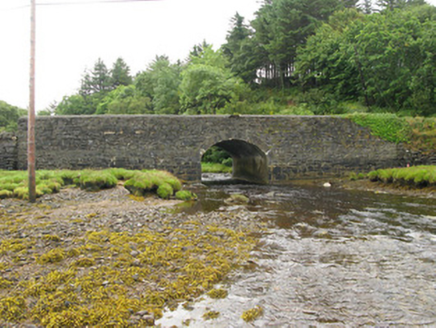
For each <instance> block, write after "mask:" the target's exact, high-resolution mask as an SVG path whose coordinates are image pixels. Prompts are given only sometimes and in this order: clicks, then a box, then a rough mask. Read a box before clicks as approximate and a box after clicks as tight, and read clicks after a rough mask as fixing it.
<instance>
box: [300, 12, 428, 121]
mask: <svg viewBox="0 0 436 328" xmlns="http://www.w3.org/2000/svg"><path fill="white" fill-rule="evenodd" d="M435 30H436V8H435V7H431V6H421V7H408V8H406V9H404V10H393V11H392V12H390V13H387V14H371V15H366V16H364V15H362V14H359V13H358V12H357V11H355V10H346V11H342V12H337V13H335V14H334V15H332V16H331V17H330V19H329V21H328V23H324V24H323V25H322V26H320V27H319V28H318V29H317V31H316V34H315V35H313V36H311V37H310V38H309V39H308V41H307V44H306V46H305V47H302V48H300V50H299V52H298V58H297V65H296V66H297V74H299V76H300V80H301V83H302V85H303V86H304V87H305V88H306V89H307V88H311V89H315V90H316V89H320V88H321V89H322V90H324V91H325V92H327V93H329V94H331V95H332V97H334V99H336V100H338V99H345V100H347V99H362V100H364V102H365V104H366V106H367V107H368V108H371V107H382V108H387V109H388V110H390V111H400V110H404V109H412V110H413V112H414V113H417V114H421V115H431V114H434V113H435V109H436V108H435V106H434V103H435V98H434V97H435V92H434V90H435V87H436V80H435V78H436V74H435V69H436V67H435V64H434V63H435V58H436V57H435V56H436V54H435V53H434V51H433V50H432V49H434V47H435V46H436V44H435V43H434V42H435V41H434V40H435V39H436V37H435V33H436V32H435ZM385 111H386V110H385Z"/></svg>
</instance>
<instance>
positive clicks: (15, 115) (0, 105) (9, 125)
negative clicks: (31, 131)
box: [0, 100, 27, 132]
mask: <svg viewBox="0 0 436 328" xmlns="http://www.w3.org/2000/svg"><path fill="white" fill-rule="evenodd" d="M25 115H27V111H26V110H25V109H22V108H19V107H16V106H12V105H10V104H8V103H7V102H5V101H2V100H0V132H2V131H15V130H16V129H17V121H18V119H19V118H20V117H21V116H25Z"/></svg>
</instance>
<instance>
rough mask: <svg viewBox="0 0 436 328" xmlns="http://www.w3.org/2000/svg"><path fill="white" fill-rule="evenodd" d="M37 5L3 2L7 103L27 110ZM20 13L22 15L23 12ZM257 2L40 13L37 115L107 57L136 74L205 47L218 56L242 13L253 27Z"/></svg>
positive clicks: (167, 2)
mask: <svg viewBox="0 0 436 328" xmlns="http://www.w3.org/2000/svg"><path fill="white" fill-rule="evenodd" d="M91 1H92V0H91ZM48 2H50V3H53V2H57V3H62V2H63V3H65V2H86V0H36V3H37V4H38V3H48ZM28 4H30V0H0V100H4V101H6V102H8V103H9V104H11V105H14V106H19V107H22V108H27V107H28V102H29V100H28V94H29V93H28V85H29V82H28V81H29V60H30V59H29V58H30V8H29V7H26V6H27V5H28ZM20 7H21V8H20ZM259 7H260V3H259V2H258V0H161V1H150V2H126V3H105V4H92V5H90V4H88V5H85V4H81V5H62V6H37V20H36V22H37V27H36V33H37V43H36V110H37V111H38V110H41V109H44V108H46V107H47V106H48V105H49V104H50V103H51V102H53V101H58V102H59V101H61V100H62V97H63V96H65V95H71V94H74V93H76V92H77V90H78V88H79V86H80V80H81V77H82V75H83V72H84V70H85V69H92V67H93V66H94V63H95V62H96V60H97V59H98V58H99V57H100V58H102V59H103V61H104V62H105V63H106V65H107V66H108V68H110V67H111V66H112V64H113V62H114V61H115V60H116V59H117V58H118V57H122V58H123V59H124V60H125V61H126V63H127V64H128V65H129V66H130V69H131V72H132V74H136V73H137V72H138V71H141V70H144V69H146V67H147V65H148V64H149V63H150V62H151V61H152V60H153V59H154V58H155V56H156V55H167V56H168V57H169V58H170V60H171V61H172V62H175V61H177V60H178V59H181V60H183V59H185V58H186V57H187V56H188V54H189V51H190V50H191V49H192V47H193V46H194V45H195V44H198V43H201V42H202V41H203V40H206V41H207V42H208V43H211V44H213V45H214V48H215V49H216V48H217V47H219V46H220V45H221V44H222V43H223V42H225V37H226V33H227V31H228V30H229V29H230V19H231V18H232V17H233V16H234V15H235V13H236V12H239V13H240V14H241V15H242V16H244V17H246V18H247V19H248V20H251V19H252V18H253V17H254V12H255V11H256V10H257V9H258V8H259Z"/></svg>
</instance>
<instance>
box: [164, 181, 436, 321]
mask: <svg viewBox="0 0 436 328" xmlns="http://www.w3.org/2000/svg"><path fill="white" fill-rule="evenodd" d="M196 192H197V194H198V195H199V198H200V200H199V201H198V202H197V203H196V204H195V205H194V206H193V207H192V208H190V209H186V211H223V212H225V211H241V213H242V214H241V216H243V212H244V211H247V210H248V211H250V212H256V213H258V215H259V216H260V217H261V218H262V219H263V220H265V221H268V223H269V225H270V229H269V232H268V233H267V234H264V235H263V236H262V237H261V242H260V244H259V245H258V247H257V248H256V249H255V251H253V253H252V259H251V260H252V261H250V262H249V264H247V265H245V266H244V267H242V268H241V269H239V270H238V271H236V272H234V273H233V275H232V276H231V277H230V279H229V281H227V282H225V283H223V285H222V287H223V288H226V289H227V290H228V291H229V295H228V297H227V298H225V299H221V300H213V299H210V298H209V297H207V296H204V297H203V298H202V299H200V300H198V302H196V303H195V305H194V309H193V310H190V311H187V310H185V309H184V308H183V307H181V306H180V307H179V309H177V310H176V311H173V312H167V313H166V314H165V315H164V317H163V318H162V319H161V320H159V321H158V322H157V323H158V324H161V326H162V327H171V326H172V325H177V326H178V327H186V324H182V322H183V321H185V320H187V319H190V320H191V321H190V325H189V327H366V326H368V327H374V326H375V327H436V202H435V200H434V199H423V198H411V197H404V196H393V195H387V194H375V193H371V192H362V191H346V190H341V189H336V188H334V187H332V188H324V187H322V182H320V183H319V186H316V185H314V184H312V185H309V184H308V185H290V186H289V185H288V186H253V185H214V186H209V187H208V188H207V189H199V190H197V191H196ZM233 193H239V194H244V195H246V196H248V197H249V198H250V203H249V204H248V205H246V206H234V205H233V206H232V205H226V204H225V203H224V200H225V199H226V198H228V197H229V195H230V194H233ZM257 305H259V306H261V307H262V308H263V310H264V314H263V316H262V317H261V318H260V319H258V320H256V321H254V322H252V323H245V322H244V321H243V320H242V319H241V314H242V312H243V311H245V310H248V309H250V308H253V307H255V306H257ZM209 310H214V311H219V312H220V316H219V317H218V318H217V319H214V320H207V321H205V320H203V319H202V315H203V314H204V313H205V312H207V311H209Z"/></svg>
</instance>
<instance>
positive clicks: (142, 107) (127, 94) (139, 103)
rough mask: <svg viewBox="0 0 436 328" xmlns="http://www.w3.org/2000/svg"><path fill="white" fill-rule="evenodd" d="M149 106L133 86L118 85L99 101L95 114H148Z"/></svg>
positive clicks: (147, 101)
mask: <svg viewBox="0 0 436 328" xmlns="http://www.w3.org/2000/svg"><path fill="white" fill-rule="evenodd" d="M150 106H151V104H150V99H149V98H147V97H144V96H142V95H141V94H140V92H138V91H137V90H136V88H135V86H134V85H129V86H124V85H120V86H119V87H117V88H116V89H114V90H112V91H111V92H109V93H108V94H107V95H106V96H105V97H104V98H103V99H102V100H101V101H100V103H99V104H98V105H97V110H96V112H95V114H112V115H116V114H150Z"/></svg>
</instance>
